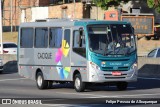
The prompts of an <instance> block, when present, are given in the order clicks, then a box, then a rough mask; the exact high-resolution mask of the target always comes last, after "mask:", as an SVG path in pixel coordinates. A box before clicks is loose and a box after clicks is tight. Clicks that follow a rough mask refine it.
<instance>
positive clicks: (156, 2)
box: [147, 0, 160, 13]
mask: <svg viewBox="0 0 160 107" xmlns="http://www.w3.org/2000/svg"><path fill="white" fill-rule="evenodd" d="M147 4H148V7H149V8H153V9H155V10H156V11H157V12H158V13H160V0H147Z"/></svg>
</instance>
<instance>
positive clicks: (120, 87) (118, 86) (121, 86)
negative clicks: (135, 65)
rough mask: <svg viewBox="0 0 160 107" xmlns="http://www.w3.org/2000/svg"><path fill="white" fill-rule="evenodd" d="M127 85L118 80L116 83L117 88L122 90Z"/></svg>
mask: <svg viewBox="0 0 160 107" xmlns="http://www.w3.org/2000/svg"><path fill="white" fill-rule="evenodd" d="M127 86H128V83H127V82H118V83H117V88H118V90H120V91H122V90H126V89H127Z"/></svg>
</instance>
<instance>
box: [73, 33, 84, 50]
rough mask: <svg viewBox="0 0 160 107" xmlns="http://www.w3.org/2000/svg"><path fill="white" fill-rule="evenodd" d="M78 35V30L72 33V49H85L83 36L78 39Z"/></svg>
mask: <svg viewBox="0 0 160 107" xmlns="http://www.w3.org/2000/svg"><path fill="white" fill-rule="evenodd" d="M80 37H81V36H80V33H79V31H78V30H75V31H74V32H73V39H74V40H73V47H75V48H76V47H85V36H84V35H83V36H82V37H81V38H80ZM79 38H80V39H79ZM80 42H82V44H81V45H80Z"/></svg>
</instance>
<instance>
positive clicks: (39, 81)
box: [36, 72, 48, 90]
mask: <svg viewBox="0 0 160 107" xmlns="http://www.w3.org/2000/svg"><path fill="white" fill-rule="evenodd" d="M36 83H37V87H38V89H40V90H42V89H46V88H48V81H46V80H44V77H43V74H42V72H38V73H37V78H36Z"/></svg>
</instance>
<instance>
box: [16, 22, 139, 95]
mask: <svg viewBox="0 0 160 107" xmlns="http://www.w3.org/2000/svg"><path fill="white" fill-rule="evenodd" d="M18 41H19V45H18V46H19V47H18V70H19V74H20V75H21V76H24V77H27V78H30V79H33V80H36V83H37V87H38V88H39V89H46V88H51V87H52V85H53V82H55V83H65V82H67V83H68V82H70V83H73V85H74V88H75V90H76V91H77V92H82V91H84V90H85V89H86V86H89V84H92V83H93V84H95V83H96V84H99V83H100V84H104V85H105V84H106V83H107V84H108V83H109V84H114V85H116V86H117V88H118V89H119V90H125V89H126V88H127V85H128V82H135V81H137V49H136V41H135V36H134V32H133V29H132V26H131V25H130V23H127V22H118V21H114V22H113V21H111V22H110V21H93V20H76V21H69V20H65V21H62V20H60V21H57V20H56V21H51V22H34V23H24V24H21V25H20V29H19V40H18Z"/></svg>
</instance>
